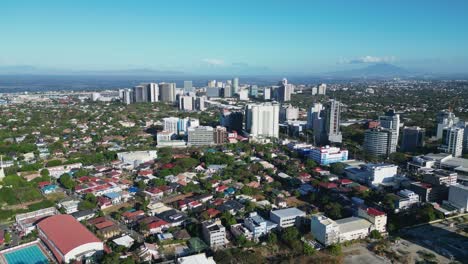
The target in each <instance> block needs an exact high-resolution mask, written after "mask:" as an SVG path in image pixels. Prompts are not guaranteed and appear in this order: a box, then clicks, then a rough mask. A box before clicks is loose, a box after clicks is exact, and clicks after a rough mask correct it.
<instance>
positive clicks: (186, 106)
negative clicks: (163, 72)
mask: <svg viewBox="0 0 468 264" xmlns="http://www.w3.org/2000/svg"><path fill="white" fill-rule="evenodd" d="M179 109H180V110H184V111H193V110H195V96H191V95H182V96H179Z"/></svg>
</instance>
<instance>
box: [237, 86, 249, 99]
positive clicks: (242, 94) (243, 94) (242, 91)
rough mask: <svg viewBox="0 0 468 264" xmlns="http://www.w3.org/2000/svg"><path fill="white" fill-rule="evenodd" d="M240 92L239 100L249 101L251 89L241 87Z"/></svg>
mask: <svg viewBox="0 0 468 264" xmlns="http://www.w3.org/2000/svg"><path fill="white" fill-rule="evenodd" d="M238 93H239V100H241V101H248V100H249V90H247V89H240V90H239V92H238Z"/></svg>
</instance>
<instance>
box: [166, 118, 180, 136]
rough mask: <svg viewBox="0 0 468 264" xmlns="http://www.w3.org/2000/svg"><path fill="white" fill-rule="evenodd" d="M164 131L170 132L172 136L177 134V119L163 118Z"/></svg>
mask: <svg viewBox="0 0 468 264" xmlns="http://www.w3.org/2000/svg"><path fill="white" fill-rule="evenodd" d="M163 123H164V131H168V132H171V133H172V134H178V133H179V118H178V117H166V118H163Z"/></svg>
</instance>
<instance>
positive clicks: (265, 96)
mask: <svg viewBox="0 0 468 264" xmlns="http://www.w3.org/2000/svg"><path fill="white" fill-rule="evenodd" d="M263 100H271V87H265V88H264V89H263Z"/></svg>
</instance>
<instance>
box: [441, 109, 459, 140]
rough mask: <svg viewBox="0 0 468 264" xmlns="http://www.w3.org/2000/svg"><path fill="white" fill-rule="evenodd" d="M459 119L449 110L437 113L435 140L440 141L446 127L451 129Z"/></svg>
mask: <svg viewBox="0 0 468 264" xmlns="http://www.w3.org/2000/svg"><path fill="white" fill-rule="evenodd" d="M459 121H460V120H459V118H458V117H456V116H455V114H454V113H453V112H451V111H450V110H442V111H440V112H439V113H437V116H436V122H437V134H436V138H437V139H442V134H443V130H444V128H446V127H452V126H454V125H456V124H457V123H458V122H459Z"/></svg>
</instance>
